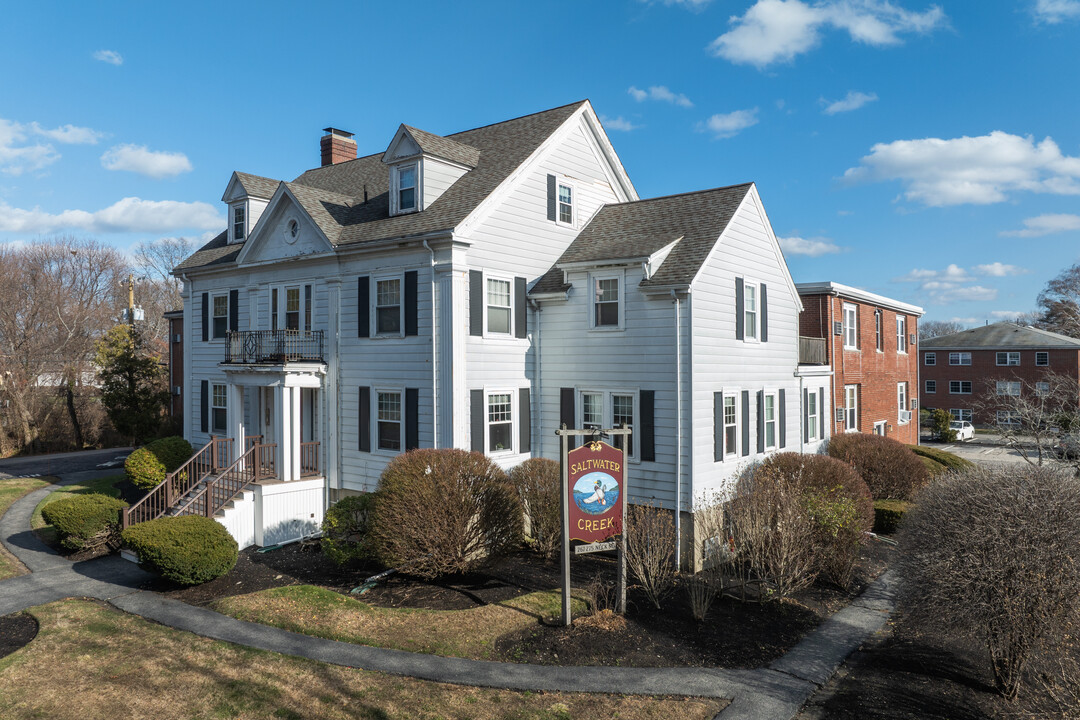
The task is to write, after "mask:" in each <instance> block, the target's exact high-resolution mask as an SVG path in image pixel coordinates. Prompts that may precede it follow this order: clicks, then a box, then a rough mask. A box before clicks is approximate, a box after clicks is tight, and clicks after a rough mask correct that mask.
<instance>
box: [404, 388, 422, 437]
mask: <svg viewBox="0 0 1080 720" xmlns="http://www.w3.org/2000/svg"><path fill="white" fill-rule="evenodd" d="M418 447H420V390H419V389H418V388H405V449H406V450H414V449H416V448H418Z"/></svg>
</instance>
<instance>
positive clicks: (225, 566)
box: [122, 515, 237, 585]
mask: <svg viewBox="0 0 1080 720" xmlns="http://www.w3.org/2000/svg"><path fill="white" fill-rule="evenodd" d="M122 537H123V541H124V544H125V545H127V546H128V547H130V548H131V549H132V550H134V551H135V552H136V553H137V554H138V556H139V562H140V564H142V565H143V566H144V567H145V568H146V569H148V570H151V571H153V572H156V573H158V574H159V575H161V576H162V577H164V578H166V579H168V580H172V581H173V582H175V583H178V584H180V585H198V584H199V583H204V582H207V581H209V580H213V579H214V578H217V577H221V576H222V575H224V574H225V573H227V572H229V571H230V570H232V569H233V566H234V565H236V557H237V545H236V540H234V539H233V537H232V535H230V534H229V531H228V530H226V529H225V526H223V525H222V524H221V523H219V522H218V521H216V520H213V519H211V518H208V517H202V516H200V515H183V516H181V517H163V518H158V519H157V520H150V521H148V522H144V523H139V524H138V525H133V526H131V527H129V528H128V529H127V530H125V531H124V532H123V535H122Z"/></svg>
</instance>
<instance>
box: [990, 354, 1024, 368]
mask: <svg viewBox="0 0 1080 720" xmlns="http://www.w3.org/2000/svg"><path fill="white" fill-rule="evenodd" d="M1002 355H1004V356H1005V362H1001V356H1002ZM1013 355H1015V356H1016V362H1012V356H1013ZM994 364H995V365H997V366H998V367H1019V366H1020V353H1019V352H1016V351H1010V350H1002V351H997V352H995V353H994Z"/></svg>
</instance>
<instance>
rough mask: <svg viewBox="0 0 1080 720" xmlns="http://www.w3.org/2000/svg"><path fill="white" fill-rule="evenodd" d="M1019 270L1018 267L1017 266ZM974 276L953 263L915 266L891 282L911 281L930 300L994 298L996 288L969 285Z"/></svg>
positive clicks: (951, 300)
mask: <svg viewBox="0 0 1080 720" xmlns="http://www.w3.org/2000/svg"><path fill="white" fill-rule="evenodd" d="M998 266H1000V267H1001V268H1012V267H1013V266H1011V265H1002V264H1001V263H993V264H992V265H978V266H976V271H979V269H980V268H990V269H997V267H998ZM1017 270H1019V268H1017ZM981 274H983V275H992V274H993V273H992V272H985V271H984V272H981ZM974 279H975V278H974V276H973V275H972V274H971V272H969V271H968V270H965V269H964V268H962V267H960V266H959V265H956V264H955V263H953V264H950V265H948V266H946V268H945V269H944V270H929V269H924V268H917V269H915V270H912V271H911V272H909V273H907V274H906V275H903V276H901V277H898V278H896V279H895V280H893V282H913V283H917V284H918V289H919V290H920V291H921V292H923V293H925V294H926V296H927V298H929V300H930V301H931V302H934V303H938V304H947V303H950V302H958V301H964V300H994V299H996V298H997V294H998V291H997V289H996V288H989V287H985V286H982V285H969V284H968V283H971V282H973V281H974Z"/></svg>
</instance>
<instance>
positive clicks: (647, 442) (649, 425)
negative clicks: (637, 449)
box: [638, 390, 680, 462]
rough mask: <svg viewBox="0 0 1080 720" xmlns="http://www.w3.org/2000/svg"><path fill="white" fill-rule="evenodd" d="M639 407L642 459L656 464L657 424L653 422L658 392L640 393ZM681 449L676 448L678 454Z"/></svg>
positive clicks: (646, 391)
mask: <svg viewBox="0 0 1080 720" xmlns="http://www.w3.org/2000/svg"><path fill="white" fill-rule="evenodd" d="M638 405H639V406H640V409H641V422H640V423H638V426H639V427H640V428H641V459H642V460H645V461H648V462H654V461H655V460H656V423H655V422H654V420H653V417H654V415H655V414H656V413H655V406H656V391H655V390H642V391H641V392H640V393H638ZM679 451H680V449H679V448H676V452H679Z"/></svg>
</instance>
